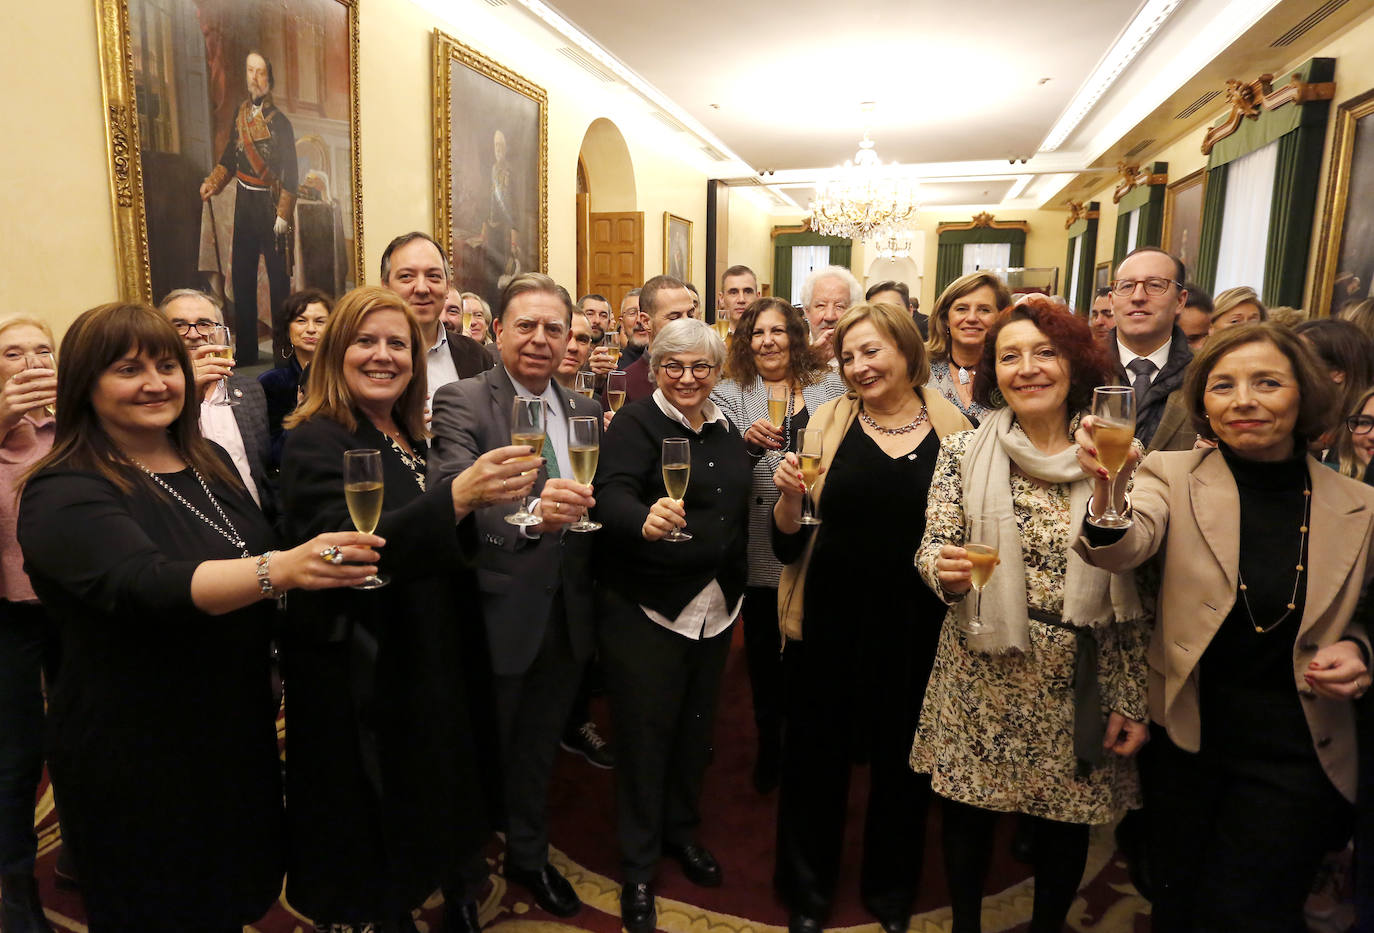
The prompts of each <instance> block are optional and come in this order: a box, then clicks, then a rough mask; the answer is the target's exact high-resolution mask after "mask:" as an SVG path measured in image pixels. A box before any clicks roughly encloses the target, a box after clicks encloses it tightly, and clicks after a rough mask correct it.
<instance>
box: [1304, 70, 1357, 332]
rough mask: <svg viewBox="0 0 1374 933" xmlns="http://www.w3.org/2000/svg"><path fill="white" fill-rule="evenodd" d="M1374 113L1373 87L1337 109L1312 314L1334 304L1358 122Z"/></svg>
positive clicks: (1309, 299) (1309, 302) (1310, 304)
mask: <svg viewBox="0 0 1374 933" xmlns="http://www.w3.org/2000/svg"><path fill="white" fill-rule="evenodd" d="M1372 114H1374V89H1371V90H1368V91H1365V92H1364V93H1363V94H1361V95H1359V96H1358V97H1352V98H1351V99H1350V100H1347V101H1345V102H1344V103H1342V104H1341V105H1340V106H1339V107H1337V108H1336V114H1335V122H1336V130H1335V133H1334V135H1333V136H1332V138H1331V157H1330V162H1329V163H1328V164H1327V169H1326V199H1325V203H1324V205H1323V208H1322V225H1321V227H1320V228H1319V235H1318V236H1317V264H1316V267H1315V271H1316V275H1314V276H1313V279H1312V286H1311V288H1312V290H1311V293H1310V294H1308V296H1307V301H1306V302H1305V304H1306V306H1307V307H1308V308H1309V309H1311V311H1312V316H1313V317H1317V316H1319V315H1321V314H1324V313H1325V311H1324V310H1322V309H1326V308H1329V307H1330V305H1331V299H1332V291H1333V289H1334V288H1335V285H1336V266H1337V264H1338V263H1339V262H1340V257H1341V239H1342V234H1343V233H1344V232H1345V220H1346V212H1347V210H1348V209H1349V207H1350V204H1349V198H1350V166H1351V162H1352V160H1353V159H1354V157H1355V124H1356V123H1358V122H1359V121H1360V120H1362V119H1364V118H1365V117H1368V116H1370V115H1372ZM1366 209H1367V208H1366Z"/></svg>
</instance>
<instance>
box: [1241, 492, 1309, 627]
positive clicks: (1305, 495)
mask: <svg viewBox="0 0 1374 933" xmlns="http://www.w3.org/2000/svg"><path fill="white" fill-rule="evenodd" d="M1311 518H1312V480H1311V478H1310V477H1304V479H1303V484H1302V525H1300V526H1299V527H1298V564H1297V568H1296V569H1297V574H1296V575H1295V576H1294V577H1293V593H1292V595H1291V596H1289V597H1288V608H1287V609H1286V610H1285V611H1284V613H1283V615H1281V616H1279V618H1278V620H1277V621H1276V622H1274V624H1273V625H1270V626H1268V627H1265V626H1263V625H1260V624H1259V623H1258V622H1256V621H1255V614H1254V612H1252V611H1251V609H1250V596H1249V593H1248V591H1249V589H1250V588H1249V587H1247V586H1246V585H1245V577H1244V575H1243V574H1241V573H1240V570H1239V569H1237V571H1236V577H1237V578H1238V579H1239V580H1240V598H1241V601H1242V602H1243V603H1244V604H1245V615H1246V616H1247V617H1248V618H1249V619H1250V624H1251V625H1252V626H1254V629H1255V632H1256V633H1257V634H1260V635H1266V634H1268V633H1269V632H1272V631H1273V630H1274V629H1276V628H1278V627H1279V626H1280V625H1282V624H1283V622H1284V620H1285V619H1287V618H1288V617H1289V616H1290V615H1292V614H1293V610H1294V609H1296V608H1298V587H1299V586H1301V585H1302V575H1303V573H1304V572H1305V571H1306V569H1307V568H1306V567H1305V566H1304V565H1303V554H1305V553H1307V529H1308V528H1309V527H1310V519H1311Z"/></svg>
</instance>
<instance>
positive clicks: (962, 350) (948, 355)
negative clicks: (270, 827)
mask: <svg viewBox="0 0 1374 933" xmlns="http://www.w3.org/2000/svg"><path fill="white" fill-rule="evenodd" d="M1010 304H1011V292H1010V291H1008V290H1007V286H1006V283H1004V282H1003V281H1002V280H1001V279H999V278H998V277H997V276H995V275H993V274H992V273H991V272H971V273H969V274H968V275H964V276H960V277H959V278H957V279H955V280H954V281H953V282H950V283H949V285H948V286H946V287H945V290H944V291H943V292H941V293H940V297H939V298H937V299H936V301H935V313H934V314H932V315H931V316H930V336H929V337H928V338H927V339H926V354H927V356H928V357H929V358H930V382H929V383H928V385H929V386H930V387H931V388H932V389H934V390H935V391H937V392H939V393H940V394H941V395H943V396H944V397H945V398H946V399H947V400H948V401H949V402H950V403H951V404H953V405H954V407H956V408H958V409H959V410H960V411H961V412H963V413H964V416H965V417H967V418H968V419H969V421H971V422H973V424H974V425H975V426H976V425H977V424H978V422H979V420H980V419H981V418H983V417H985V416H986V415H987V414H988V412H989V411H990V409H989V408H987V407H986V406H985V405H983V404H981V403H980V402H979V401H978V400H977V399H975V398H974V397H973V380H974V377H975V376H976V375H977V374H978V368H979V366H980V365H982V359H983V341H985V340H986V339H987V336H988V328H990V327H992V321H993V318H994V317H996V315H997V312H998V311H1001V310H1002V309H1003V308H1005V307H1007V306H1009V305H1010Z"/></svg>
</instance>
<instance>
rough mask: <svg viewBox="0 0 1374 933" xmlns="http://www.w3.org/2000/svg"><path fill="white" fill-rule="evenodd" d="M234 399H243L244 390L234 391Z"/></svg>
mask: <svg viewBox="0 0 1374 933" xmlns="http://www.w3.org/2000/svg"><path fill="white" fill-rule="evenodd" d="M234 398H243V390H242V389H235V390H234Z"/></svg>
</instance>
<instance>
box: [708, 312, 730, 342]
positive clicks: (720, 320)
mask: <svg viewBox="0 0 1374 933" xmlns="http://www.w3.org/2000/svg"><path fill="white" fill-rule="evenodd" d="M711 326H712V327H714V328H715V329H716V336H717V337H719V338H720V339H721V340H724V339H726V338H727V337H729V336H730V314H729V312H728V311H717V312H716V319H715V322H714V323H712V325H711Z"/></svg>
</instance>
